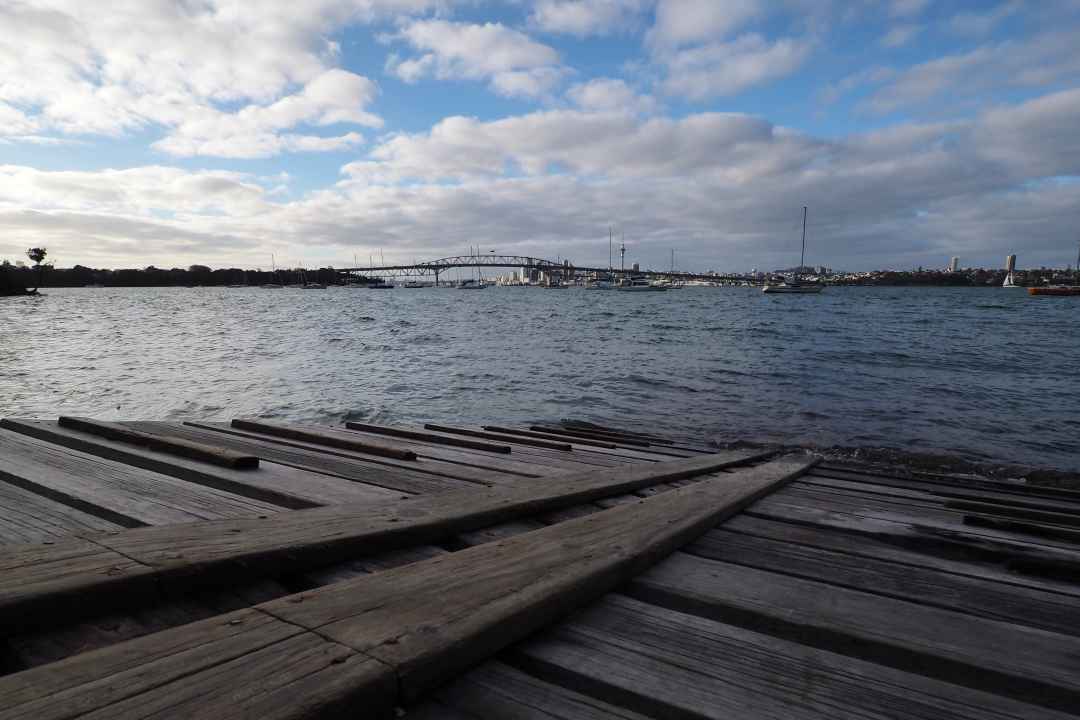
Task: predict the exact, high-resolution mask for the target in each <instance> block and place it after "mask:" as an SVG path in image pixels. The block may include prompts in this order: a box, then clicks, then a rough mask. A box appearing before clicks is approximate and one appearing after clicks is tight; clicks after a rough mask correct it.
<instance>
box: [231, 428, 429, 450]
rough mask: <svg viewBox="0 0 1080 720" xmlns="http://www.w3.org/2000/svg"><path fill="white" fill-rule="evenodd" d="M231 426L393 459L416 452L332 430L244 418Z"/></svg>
mask: <svg viewBox="0 0 1080 720" xmlns="http://www.w3.org/2000/svg"><path fill="white" fill-rule="evenodd" d="M232 426H233V427H234V428H237V429H238V430H254V431H255V432H260V433H263V434H265V435H278V436H280V437H284V438H289V439H292V440H302V441H304V442H309V443H314V444H317V445H328V446H330V447H336V448H342V449H344V450H352V451H354V452H362V453H367V454H368V455H378V456H380V457H388V458H393V459H395V460H415V459H416V453H414V452H413V451H412V450H403V449H401V448H395V447H390V446H388V445H379V444H376V443H367V442H362V441H360V440H353V439H349V438H344V437H341V436H339V435H338V434H337V433H333V432H322V431H319V430H306V429H303V428H297V427H292V426H289V425H282V424H280V423H269V422H262V421H257V420H244V419H241V418H237V419H236V420H233V421H232Z"/></svg>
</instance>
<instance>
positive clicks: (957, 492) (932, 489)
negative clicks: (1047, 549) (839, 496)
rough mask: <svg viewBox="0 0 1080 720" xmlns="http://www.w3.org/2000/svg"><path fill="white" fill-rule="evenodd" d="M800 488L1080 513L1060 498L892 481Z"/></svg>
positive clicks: (822, 479) (820, 481) (826, 482)
mask: <svg viewBox="0 0 1080 720" xmlns="http://www.w3.org/2000/svg"><path fill="white" fill-rule="evenodd" d="M800 484H806V485H819V486H822V487H831V488H839V489H844V490H855V491H858V492H865V493H876V494H883V495H894V496H896V497H909V498H914V499H922V500H931V499H933V500H937V501H938V502H944V501H947V500H971V501H975V502H986V503H991V504H995V505H1006V506H1010V507H1017V508H1028V509H1031V510H1045V511H1047V512H1065V513H1080V503H1074V502H1069V501H1067V500H1061V499H1057V498H1042V497H1035V498H1030V497H1027V496H1025V495H1021V494H1018V493H1007V492H995V491H992V490H980V489H977V488H957V487H953V486H949V485H931V484H929V483H922V484H915V483H905V482H896V481H890V479H888V478H884V479H883V481H882V482H871V481H870V480H841V479H838V478H834V477H831V476H827V475H817V474H814V475H808V476H806V477H805V478H803V479H802V480H801V481H800Z"/></svg>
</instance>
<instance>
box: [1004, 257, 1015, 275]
mask: <svg viewBox="0 0 1080 720" xmlns="http://www.w3.org/2000/svg"><path fill="white" fill-rule="evenodd" d="M1005 269H1006V270H1008V271H1009V272H1012V271H1013V270H1015V269H1016V256H1015V255H1009V256H1007V257H1006V258H1005Z"/></svg>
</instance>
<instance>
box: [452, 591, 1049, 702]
mask: <svg viewBox="0 0 1080 720" xmlns="http://www.w3.org/2000/svg"><path fill="white" fill-rule="evenodd" d="M509 659H510V661H511V662H513V664H514V665H516V666H517V667H519V668H524V669H526V670H528V671H529V672H530V674H532V675H534V676H536V677H539V678H540V679H543V680H547V681H548V682H551V683H557V684H559V685H561V686H563V687H566V688H568V689H569V690H576V691H578V692H582V693H584V694H587V695H588V696H590V697H594V698H597V699H599V700H606V701H608V702H611V703H616V704H618V705H619V706H621V707H625V708H628V709H629V710H636V711H638V712H640V713H642V714H645V715H648V716H650V717H655V718H665V720H667V719H670V720H684V719H689V718H693V719H694V720H700V719H701V718H715V719H716V720H729V719H732V718H738V719H739V720H759V719H760V720H764V719H765V718H769V719H771V720H834V719H837V720H896V718H911V719H914V720H1006V719H1011V720H1036V719H1037V718H1038V719H1040V720H1050V719H1051V718H1054V719H1057V720H1064V718H1065V717H1066V716H1065V715H1064V714H1062V713H1059V712H1054V711H1052V710H1048V709H1046V708H1042V707H1038V706H1036V705H1031V704H1027V703H1022V702H1018V701H1015V700H1012V699H1010V698H1007V697H1002V696H1000V695H994V694H991V693H989V692H982V691H978V690H972V689H969V688H966V687H961V686H958V685H953V684H950V683H946V682H942V681H941V680H938V679H933V678H928V677H923V676H921V675H918V674H914V673H909V672H903V671H900V670H896V669H893V668H889V667H885V666H882V665H876V664H874V663H870V662H866V661H864V660H860V659H857V658H853V657H849V656H846V655H842V654H839V653H834V652H829V651H827V650H821V649H817V648H813V647H809V646H807V645H803V644H800V643H798V642H791V641H789V640H784V639H780V638H776V637H771V636H769V635H766V634H762V633H758V632H754V631H751V630H746V629H743V628H740V627H737V626H734V625H728V624H724V623H720V622H715V621H712V620H708V619H705V618H701V617H696V616H693V615H688V614H684V613H680V612H674V611H672V610H668V609H665V608H661V607H656V606H653V605H649V604H646V603H642V602H637V601H635V600H632V599H629V598H624V597H619V596H617V595H609V596H607V597H606V598H604V599H603V600H602V601H600V602H599V603H596V604H595V605H593V606H592V607H590V608H589V609H588V610H586V611H584V612H583V613H581V614H579V615H576V616H574V617H572V618H570V619H569V620H567V621H565V622H563V623H560V624H559V625H557V626H555V627H553V628H552V629H550V630H546V631H544V632H542V633H541V634H539V635H538V636H537V637H536V638H535V639H531V640H529V641H528V642H526V643H524V644H522V645H521V646H519V647H518V648H515V649H514V650H512V651H511V653H510V656H509ZM466 677H468V676H466ZM569 717H573V716H572V715H571V716H569Z"/></svg>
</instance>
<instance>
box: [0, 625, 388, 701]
mask: <svg viewBox="0 0 1080 720" xmlns="http://www.w3.org/2000/svg"><path fill="white" fill-rule="evenodd" d="M394 695H395V692H394V687H393V676H392V674H391V673H390V671H389V670H388V669H387V668H386V667H385V666H383V665H381V664H380V663H378V662H377V661H374V660H371V659H369V658H366V657H363V656H361V655H359V654H357V653H356V652H354V651H352V650H349V649H348V648H344V647H342V646H341V645H338V644H336V643H333V642H331V641H327V640H324V639H323V638H320V637H318V636H317V635H315V634H313V633H309V632H305V631H304V630H302V629H301V628H298V627H296V626H295V625H290V624H288V623H284V622H281V621H280V620H277V619H275V618H273V617H270V616H269V615H266V614H265V613H261V612H258V611H256V610H241V611H238V612H235V613H231V614H228V615H223V616H219V617H216V618H212V619H210V620H205V621H203V622H199V623H193V624H191V625H185V626H183V627H179V628H174V629H172V630H166V631H164V632H161V633H156V634H154V635H149V636H146V637H143V638H139V639H137V640H132V641H129V642H126V643H120V644H118V645H114V646H111V647H108V648H103V649H101V650H97V651H94V652H90V653H86V654H83V655H78V656H75V657H73V658H69V659H68V660H64V661H61V662H58V663H54V664H51V665H46V666H43V667H41V668H36V669H33V670H28V671H25V672H21V673H16V674H14V675H9V676H7V677H4V678H0V719H2V720H23V719H26V720H67V719H68V718H74V717H84V716H85V717H101V718H106V717H107V718H114V719H117V720H119V719H127V718H132V719H134V718H146V717H207V718H222V717H250V718H260V720H262V719H267V720H270V719H276V718H313V719H314V718H324V717H335V718H336V717H343V718H344V717H356V714H355V713H356V708H357V707H363V708H365V711H366V714H367V716H369V717H373V718H389V717H392V707H393V705H392V703H393V700H394ZM350 705H352V707H349V706H350Z"/></svg>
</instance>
